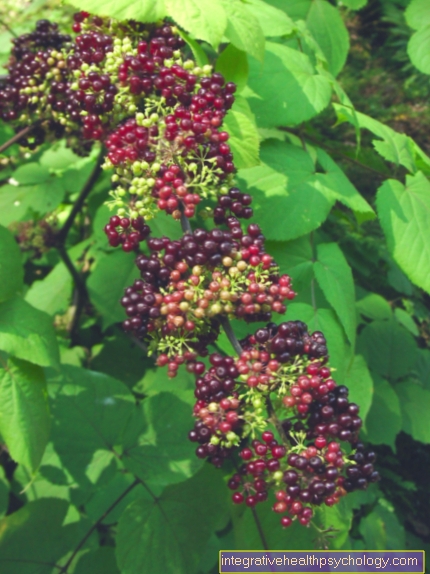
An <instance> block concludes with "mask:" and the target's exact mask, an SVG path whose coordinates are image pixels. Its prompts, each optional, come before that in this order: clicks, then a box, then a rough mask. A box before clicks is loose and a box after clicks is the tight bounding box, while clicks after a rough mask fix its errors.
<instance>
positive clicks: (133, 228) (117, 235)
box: [104, 215, 150, 252]
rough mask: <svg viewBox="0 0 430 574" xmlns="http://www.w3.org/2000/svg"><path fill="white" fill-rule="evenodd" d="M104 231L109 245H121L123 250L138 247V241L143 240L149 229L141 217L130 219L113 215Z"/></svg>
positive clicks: (131, 249)
mask: <svg viewBox="0 0 430 574" xmlns="http://www.w3.org/2000/svg"><path fill="white" fill-rule="evenodd" d="M104 231H105V233H106V235H107V237H108V240H109V245H111V246H112V247H118V245H121V246H122V249H123V251H127V252H128V251H133V249H138V247H139V243H140V242H141V241H145V239H146V238H147V237H148V235H149V233H150V229H149V227H148V226H147V225H145V221H144V220H143V218H142V217H138V218H137V219H132V220H131V221H130V220H129V219H128V218H127V217H122V218H121V217H118V215H114V216H113V217H111V218H110V220H109V223H108V224H107V225H106V226H105V228H104Z"/></svg>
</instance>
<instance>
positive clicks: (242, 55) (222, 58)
mask: <svg viewBox="0 0 430 574" xmlns="http://www.w3.org/2000/svg"><path fill="white" fill-rule="evenodd" d="M215 69H216V71H217V72H219V73H220V74H222V75H223V76H224V78H225V79H226V81H227V82H234V83H235V84H236V86H237V92H241V91H242V90H243V88H244V87H245V86H246V84H247V82H248V71H249V70H248V58H247V56H246V52H243V51H242V50H238V49H237V48H236V47H235V46H234V45H233V44H229V45H228V46H227V47H226V48H225V49H224V50H223V51H222V52H221V54H220V55H219V56H218V58H217V61H216V67H215ZM227 117H228V116H227Z"/></svg>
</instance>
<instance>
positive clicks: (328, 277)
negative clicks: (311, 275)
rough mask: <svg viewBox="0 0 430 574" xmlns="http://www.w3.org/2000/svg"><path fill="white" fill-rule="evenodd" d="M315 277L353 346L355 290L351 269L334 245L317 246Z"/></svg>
mask: <svg viewBox="0 0 430 574" xmlns="http://www.w3.org/2000/svg"><path fill="white" fill-rule="evenodd" d="M317 254H318V261H316V262H315V263H314V270H315V277H316V279H317V281H318V283H319V286H320V287H321V289H322V290H323V292H324V295H325V296H326V298H327V301H328V302H329V303H330V305H331V306H332V307H333V309H334V310H335V311H336V314H337V316H338V317H339V320H340V322H341V324H342V325H343V328H344V329H345V333H346V335H347V337H348V339H349V341H350V343H351V345H352V346H354V344H355V328H356V325H355V308H354V303H355V290H354V280H353V278H352V273H351V268H350V266H349V265H348V262H347V260H346V259H345V256H344V254H343V253H342V251H341V249H340V248H339V247H338V245H337V244H336V243H323V244H320V245H318V246H317Z"/></svg>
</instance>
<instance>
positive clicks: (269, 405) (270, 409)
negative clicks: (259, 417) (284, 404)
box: [266, 395, 291, 449]
mask: <svg viewBox="0 0 430 574" xmlns="http://www.w3.org/2000/svg"><path fill="white" fill-rule="evenodd" d="M266 407H267V412H268V413H269V417H270V419H269V420H270V421H271V422H272V423H273V424H274V425H275V427H276V430H277V431H278V433H279V436H280V437H281V439H282V442H283V444H284V446H285V447H287V448H288V449H289V448H291V445H290V441H289V440H288V438H287V435H286V434H285V431H284V428H283V426H282V424H281V421H280V420H279V419H278V417H277V416H276V412H275V409H274V407H273V404H272V401H271V399H270V395H267V397H266Z"/></svg>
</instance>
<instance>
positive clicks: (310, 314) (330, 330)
mask: <svg viewBox="0 0 430 574" xmlns="http://www.w3.org/2000/svg"><path fill="white" fill-rule="evenodd" d="M287 319H288V321H295V320H301V321H304V322H305V323H306V324H307V325H308V328H309V331H310V332H311V333H312V332H313V331H322V332H323V333H324V335H325V338H326V339H327V348H328V353H329V359H330V365H331V366H332V367H334V368H335V369H337V372H336V375H335V378H336V380H337V381H338V382H339V384H343V380H344V377H345V376H346V371H347V368H348V363H349V360H350V357H349V354H350V349H349V346H348V344H347V342H346V339H345V335H344V331H343V329H342V326H341V325H340V323H339V322H338V320H337V318H336V315H335V313H334V311H332V310H331V309H322V308H319V309H314V308H313V307H312V306H311V305H308V304H306V303H290V305H289V307H288V311H287Z"/></svg>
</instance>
